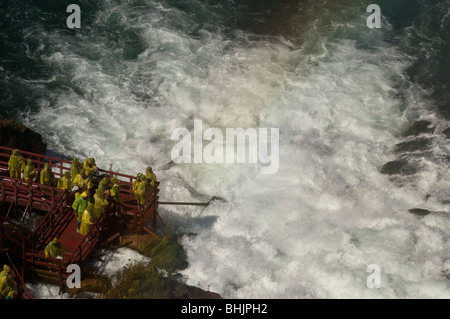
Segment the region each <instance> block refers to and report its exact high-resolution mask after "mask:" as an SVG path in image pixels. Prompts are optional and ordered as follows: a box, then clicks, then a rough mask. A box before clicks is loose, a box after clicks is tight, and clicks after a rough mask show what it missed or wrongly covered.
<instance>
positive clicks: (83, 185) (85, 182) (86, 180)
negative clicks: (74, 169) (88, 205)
mask: <svg viewBox="0 0 450 319" xmlns="http://www.w3.org/2000/svg"><path fill="white" fill-rule="evenodd" d="M73 185H74V186H75V185H76V186H77V187H78V190H74V193H75V199H77V198H78V196H80V194H81V193H82V192H87V194H88V195H90V192H91V189H92V187H93V184H92V178H91V177H90V176H86V174H85V173H84V171H83V170H81V171H80V173H79V174H78V175H77V176H76V177H75V178H74V179H73Z"/></svg>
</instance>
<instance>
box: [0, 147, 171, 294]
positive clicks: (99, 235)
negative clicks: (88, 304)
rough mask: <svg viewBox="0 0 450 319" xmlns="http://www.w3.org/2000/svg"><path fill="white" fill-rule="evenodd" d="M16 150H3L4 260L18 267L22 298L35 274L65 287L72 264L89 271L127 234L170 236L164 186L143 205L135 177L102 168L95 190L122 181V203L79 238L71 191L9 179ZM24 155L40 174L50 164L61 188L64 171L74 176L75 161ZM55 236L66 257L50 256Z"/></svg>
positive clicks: (0, 222) (0, 214) (0, 247)
mask: <svg viewBox="0 0 450 319" xmlns="http://www.w3.org/2000/svg"><path fill="white" fill-rule="evenodd" d="M12 151H13V149H11V148H7V147H2V146H0V206H1V209H0V260H1V261H2V262H3V264H9V265H10V266H12V268H13V270H14V273H15V280H16V286H17V295H18V297H19V298H33V296H32V294H31V293H30V292H29V291H28V289H27V287H26V285H25V281H26V280H29V279H34V278H35V276H38V277H39V278H46V279H51V280H56V281H57V282H59V285H60V288H61V289H63V288H64V284H65V280H66V279H67V278H68V277H69V276H70V275H71V272H67V267H68V266H69V265H71V264H76V265H78V266H80V268H81V270H82V271H83V264H84V263H85V262H86V261H88V260H89V259H90V258H91V257H92V255H93V253H94V252H95V251H96V250H98V249H100V248H103V247H107V246H108V245H109V244H110V243H112V242H113V241H114V240H115V239H116V238H118V237H119V236H120V235H122V234H124V233H135V234H140V233H148V234H150V235H152V236H155V237H160V236H165V235H167V234H168V233H169V231H168V229H167V227H166V226H165V224H164V222H163V221H162V219H161V217H160V216H159V214H158V199H159V196H158V192H159V188H158V186H159V182H157V183H156V184H155V187H154V189H153V190H152V192H151V195H149V197H148V198H147V201H146V202H145V204H144V205H142V206H141V205H139V204H138V202H137V200H136V198H135V196H134V192H133V183H134V182H135V180H136V178H135V177H134V176H130V175H126V174H120V173H116V172H112V171H107V170H103V169H99V174H98V176H96V177H94V180H93V184H94V189H95V188H96V186H97V185H98V181H99V180H100V179H101V178H103V177H105V176H106V177H109V178H112V177H116V178H117V179H118V180H119V183H120V186H121V188H120V191H121V194H120V195H121V200H122V204H121V205H118V206H114V205H113V204H110V205H108V206H107V207H106V208H105V209H104V211H103V213H102V216H101V218H100V219H99V220H98V221H97V222H96V223H95V224H94V225H93V227H92V228H91V230H90V231H89V233H88V234H87V235H86V236H83V235H81V234H79V233H78V232H77V231H76V215H75V214H74V212H73V209H72V207H71V204H72V199H71V198H70V196H69V194H68V193H67V192H66V191H64V190H61V189H58V188H56V187H52V186H44V185H41V184H39V183H36V182H32V181H28V182H26V181H24V180H22V179H15V178H10V177H9V176H10V175H9V172H8V160H9V158H10V156H11V153H12ZM20 154H21V155H22V156H23V158H24V160H25V162H26V161H27V159H32V161H33V165H34V167H35V168H36V169H37V170H40V169H42V168H43V166H44V164H45V163H48V164H49V165H50V167H51V169H52V171H53V173H54V175H55V185H56V181H57V180H58V179H59V178H60V177H62V176H63V175H64V172H66V171H69V172H70V166H71V162H70V161H67V160H63V159H59V158H56V157H51V156H45V155H41V154H34V153H30V152H26V151H20ZM44 188H45V192H43V189H44ZM27 215H28V218H27ZM27 221H28V224H30V222H29V221H32V223H31V225H27ZM55 237H57V238H58V240H59V241H60V242H61V243H62V245H63V247H64V257H63V259H57V258H47V257H45V255H44V249H45V247H46V246H47V244H48V243H49V242H50V241H51V240H52V239H53V238H55ZM3 264H2V265H1V266H3Z"/></svg>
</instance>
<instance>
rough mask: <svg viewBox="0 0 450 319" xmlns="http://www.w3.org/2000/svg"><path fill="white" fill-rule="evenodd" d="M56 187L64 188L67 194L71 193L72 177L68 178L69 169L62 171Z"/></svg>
mask: <svg viewBox="0 0 450 319" xmlns="http://www.w3.org/2000/svg"><path fill="white" fill-rule="evenodd" d="M56 187H58V188H59V189H64V190H66V191H67V193H68V194H69V195H71V194H72V178H70V172H69V171H65V172H64V176H62V177H61V178H60V179H59V180H58V184H57V185H56Z"/></svg>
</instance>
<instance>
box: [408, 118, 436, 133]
mask: <svg viewBox="0 0 450 319" xmlns="http://www.w3.org/2000/svg"><path fill="white" fill-rule="evenodd" d="M431 124H432V123H431V122H430V121H426V120H418V121H415V122H414V123H412V124H411V126H410V127H409V128H408V129H407V130H406V132H405V134H404V135H405V136H417V135H419V134H426V133H433V132H434V127H432V126H431Z"/></svg>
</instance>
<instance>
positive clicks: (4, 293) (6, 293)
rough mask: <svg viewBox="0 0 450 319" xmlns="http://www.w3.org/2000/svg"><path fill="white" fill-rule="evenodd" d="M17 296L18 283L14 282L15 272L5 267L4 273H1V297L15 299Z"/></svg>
mask: <svg viewBox="0 0 450 319" xmlns="http://www.w3.org/2000/svg"><path fill="white" fill-rule="evenodd" d="M15 294H16V282H15V281H14V272H13V271H12V269H11V267H9V266H8V265H3V271H2V272H0V297H1V298H3V299H13V298H14V297H15Z"/></svg>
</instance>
